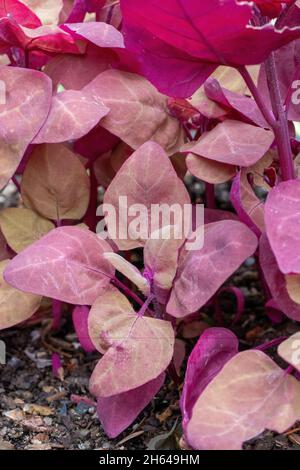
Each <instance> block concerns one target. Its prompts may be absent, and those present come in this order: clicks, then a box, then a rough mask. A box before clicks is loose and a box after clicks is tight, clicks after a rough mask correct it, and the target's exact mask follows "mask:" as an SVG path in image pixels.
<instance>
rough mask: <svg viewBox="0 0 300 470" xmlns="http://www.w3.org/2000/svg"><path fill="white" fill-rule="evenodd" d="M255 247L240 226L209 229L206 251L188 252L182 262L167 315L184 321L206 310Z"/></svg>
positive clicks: (220, 225) (230, 223) (253, 239)
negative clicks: (189, 315)
mask: <svg viewBox="0 0 300 470" xmlns="http://www.w3.org/2000/svg"><path fill="white" fill-rule="evenodd" d="M256 247H257V238H256V236H255V235H254V234H253V233H252V232H251V231H250V230H249V229H248V228H247V227H246V225H244V224H242V223H241V222H237V221H234V220H223V221H221V222H215V223H213V224H209V225H207V226H206V227H205V235H204V246H203V248H202V249H200V250H193V251H189V252H187V253H186V255H185V256H183V259H182V260H181V262H180V265H179V268H178V272H177V276H176V278H175V281H174V287H173V289H172V292H171V297H170V300H169V302H168V305H167V312H168V313H169V314H170V315H173V316H175V317H184V316H186V315H188V314H190V313H193V312H196V311H197V310H198V309H199V308H201V307H203V305H205V303H206V302H207V301H208V300H209V299H210V298H211V297H212V296H213V295H214V294H215V293H216V291H217V290H218V289H219V288H220V287H221V286H222V284H223V283H224V282H225V281H226V279H228V277H230V276H231V275H232V274H233V273H234V272H235V271H236V270H237V269H238V268H239V266H240V265H241V264H242V263H243V262H244V261H245V260H246V259H247V258H248V257H249V256H251V255H252V254H253V253H254V252H255V250H256Z"/></svg>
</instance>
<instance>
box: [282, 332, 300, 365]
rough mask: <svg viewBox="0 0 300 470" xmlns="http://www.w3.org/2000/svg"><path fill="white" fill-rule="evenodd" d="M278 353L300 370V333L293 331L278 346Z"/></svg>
mask: <svg viewBox="0 0 300 470" xmlns="http://www.w3.org/2000/svg"><path fill="white" fill-rule="evenodd" d="M278 354H279V356H281V357H282V358H283V359H284V360H285V361H286V362H288V363H289V364H291V365H292V366H294V367H295V368H296V369H297V370H298V371H299V372H300V333H299V332H298V333H295V334H294V335H292V336H290V337H289V338H288V339H286V340H285V341H283V342H282V343H281V344H280V345H279V346H278Z"/></svg>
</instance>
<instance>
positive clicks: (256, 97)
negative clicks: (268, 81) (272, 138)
mask: <svg viewBox="0 0 300 470" xmlns="http://www.w3.org/2000/svg"><path fill="white" fill-rule="evenodd" d="M238 71H239V72H240V74H241V76H242V77H243V79H244V81H245V83H246V85H247V87H248V88H249V90H250V91H251V93H252V96H253V98H254V100H255V101H256V104H257V106H258V107H259V109H260V111H261V113H262V115H263V116H264V118H265V120H266V121H267V123H268V124H269V125H270V126H271V127H272V128H274V127H275V126H276V120H275V117H274V115H273V113H272V112H271V111H270V110H269V109H268V107H267V106H266V104H265V102H264V100H263V98H262V96H261V94H260V92H259V91H258V89H257V87H256V85H255V83H254V81H253V79H252V77H251V75H250V73H249V72H248V70H247V69H246V67H245V66H243V67H240V68H239V69H238Z"/></svg>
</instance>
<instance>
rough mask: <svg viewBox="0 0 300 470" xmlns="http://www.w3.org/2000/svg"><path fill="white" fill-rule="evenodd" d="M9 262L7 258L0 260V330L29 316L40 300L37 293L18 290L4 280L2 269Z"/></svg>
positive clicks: (37, 306) (34, 310)
mask: <svg viewBox="0 0 300 470" xmlns="http://www.w3.org/2000/svg"><path fill="white" fill-rule="evenodd" d="M9 262H10V261H9V260H5V261H1V262H0V330H3V329H5V328H10V327H11V326H14V325H17V324H18V323H21V322H23V321H25V320H27V319H28V318H30V317H31V316H32V315H33V314H34V312H36V310H37V309H38V308H39V306H40V304H41V300H42V298H41V297H40V296H39V295H33V294H28V293H25V292H20V291H19V290H16V289H14V288H13V287H11V286H10V285H8V284H7V283H6V282H5V280H4V278H3V271H4V269H5V268H6V266H7V265H8V264H9Z"/></svg>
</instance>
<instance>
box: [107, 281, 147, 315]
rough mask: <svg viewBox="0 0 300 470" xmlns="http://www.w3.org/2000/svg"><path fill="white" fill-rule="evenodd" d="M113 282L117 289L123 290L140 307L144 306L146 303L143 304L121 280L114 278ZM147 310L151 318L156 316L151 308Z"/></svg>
mask: <svg viewBox="0 0 300 470" xmlns="http://www.w3.org/2000/svg"><path fill="white" fill-rule="evenodd" d="M111 282H112V283H113V284H114V285H115V286H116V287H119V289H121V290H122V291H123V292H124V293H125V294H126V295H128V297H131V298H132V299H133V300H134V301H135V302H136V303H137V304H138V305H140V306H141V307H143V306H144V304H145V302H143V301H142V300H141V299H140V298H139V297H138V296H137V295H136V294H135V293H134V292H132V290H131V289H129V287H127V286H126V285H125V284H124V283H123V282H122V281H120V279H117V278H116V277H114V278H113V279H112V280H111ZM147 310H148V312H149V313H150V315H151V316H155V313H154V312H153V311H152V310H151V309H150V308H149V307H147Z"/></svg>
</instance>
